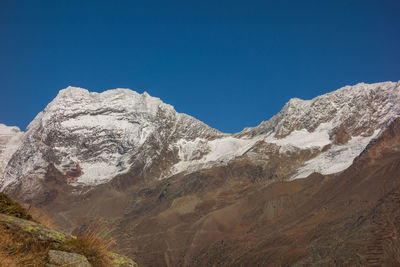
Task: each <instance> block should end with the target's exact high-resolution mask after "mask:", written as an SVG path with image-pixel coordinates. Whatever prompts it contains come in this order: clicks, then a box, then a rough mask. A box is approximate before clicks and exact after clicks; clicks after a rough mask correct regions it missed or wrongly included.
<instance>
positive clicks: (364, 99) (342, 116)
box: [235, 82, 400, 138]
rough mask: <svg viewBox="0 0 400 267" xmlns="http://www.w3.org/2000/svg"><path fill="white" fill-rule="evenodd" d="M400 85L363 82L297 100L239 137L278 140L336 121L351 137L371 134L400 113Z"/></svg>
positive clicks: (290, 102) (246, 129) (396, 83)
mask: <svg viewBox="0 0 400 267" xmlns="http://www.w3.org/2000/svg"><path fill="white" fill-rule="evenodd" d="M399 84H400V83H399V82H382V83H374V84H366V83H359V84H356V85H354V86H345V87H342V88H340V89H338V90H336V91H333V92H330V93H327V94H324V95H321V96H318V97H315V98H313V99H311V100H302V99H299V98H293V99H291V100H289V102H288V103H287V104H286V105H285V106H284V107H283V108H282V110H281V111H280V112H279V113H278V114H277V115H275V116H273V117H272V118H271V119H270V120H268V121H263V122H262V123H261V124H260V125H258V126H256V127H250V128H245V129H244V130H243V131H241V132H239V133H237V134H236V135H235V136H238V137H253V136H256V135H259V134H266V133H270V132H273V133H274V136H275V137H277V138H280V137H284V136H287V135H289V134H290V133H291V132H292V131H295V130H301V129H306V130H308V131H309V132H312V131H314V130H315V129H316V128H317V127H318V126H319V125H320V124H321V123H326V122H332V126H333V128H336V127H339V126H344V127H348V128H350V129H349V130H350V132H351V134H356V135H358V134H361V133H362V134H364V135H371V134H372V133H373V130H372V131H371V129H370V127H369V126H368V125H376V126H378V127H379V126H381V124H382V123H384V122H385V121H387V120H388V119H389V118H390V117H393V116H396V115H397V114H399V110H400V103H399Z"/></svg>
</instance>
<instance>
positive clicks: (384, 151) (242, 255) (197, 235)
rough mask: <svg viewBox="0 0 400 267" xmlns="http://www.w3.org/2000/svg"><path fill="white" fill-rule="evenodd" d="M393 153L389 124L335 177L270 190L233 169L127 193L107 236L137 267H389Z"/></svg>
mask: <svg viewBox="0 0 400 267" xmlns="http://www.w3.org/2000/svg"><path fill="white" fill-rule="evenodd" d="M399 151H400V121H399V120H398V119H397V120H395V121H394V122H393V123H391V124H390V126H389V127H388V128H387V129H386V130H385V131H384V132H383V134H382V135H381V136H380V137H379V138H378V139H376V140H375V141H374V142H373V143H371V144H370V145H369V146H368V148H367V149H366V150H365V151H364V152H363V153H362V155H361V156H360V157H358V158H357V159H356V160H355V161H354V163H353V165H352V166H351V167H350V168H348V169H347V170H346V171H344V172H343V173H341V174H340V175H337V176H322V175H319V174H313V175H311V176H309V177H308V178H306V179H297V180H294V181H289V182H275V183H268V182H267V181H266V180H265V178H264V180H262V179H261V180H260V179H259V180H257V179H254V178H256V177H257V175H258V174H257V168H254V166H251V165H241V164H242V163H239V162H236V163H231V165H230V166H228V167H224V166H221V167H215V168H213V169H208V170H201V171H198V172H195V173H192V174H188V175H186V176H184V177H176V178H172V179H170V180H169V181H168V182H166V181H164V183H163V184H159V185H158V186H157V187H152V188H142V189H141V190H135V191H132V192H131V193H132V195H131V196H132V201H131V205H130V209H129V210H126V213H125V215H124V216H122V217H121V218H120V219H119V220H115V218H114V219H113V222H112V225H113V226H114V227H115V231H114V235H115V236H117V238H118V240H120V243H119V244H120V246H121V247H129V248H130V251H131V252H130V253H131V255H137V257H138V261H139V263H140V264H142V265H145V266H160V265H167V266H208V265H218V266H257V265H262V266H279V265H287V264H288V265H294V266H304V265H310V264H311V265H321V266H326V265H338V266H373V265H374V264H375V265H376V266H382V265H384V264H386V266H397V265H398V264H400V257H399V256H400V253H399V251H400V243H399V242H398V230H399V225H400V212H399V210H398V204H399V195H400V164H399V162H400V161H399V159H400V154H399ZM260 178H262V176H261V177H260Z"/></svg>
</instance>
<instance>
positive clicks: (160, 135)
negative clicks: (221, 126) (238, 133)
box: [0, 87, 223, 188]
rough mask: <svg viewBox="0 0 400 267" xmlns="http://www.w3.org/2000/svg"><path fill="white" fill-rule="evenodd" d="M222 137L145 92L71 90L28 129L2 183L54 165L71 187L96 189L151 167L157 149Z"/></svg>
mask: <svg viewBox="0 0 400 267" xmlns="http://www.w3.org/2000/svg"><path fill="white" fill-rule="evenodd" d="M218 136H223V134H222V133H220V132H219V131H218V130H216V129H213V128H211V127H209V126H207V125H206V124H204V123H203V122H201V121H199V120H196V119H195V118H193V117H191V116H189V115H186V114H183V113H177V112H176V111H175V109H174V108H173V107H172V106H171V105H168V104H165V103H163V102H162V101H161V100H160V99H159V98H156V97H152V96H150V95H149V94H148V93H146V92H145V93H143V94H139V93H137V92H135V91H132V90H129V89H113V90H108V91H104V92H102V93H95V92H89V91H88V90H86V89H83V88H79V87H68V88H66V89H63V90H61V91H60V92H59V93H58V95H57V96H56V97H55V99H54V100H53V101H52V102H51V103H49V104H48V105H47V107H46V108H45V109H44V110H43V111H42V112H40V113H39V114H38V115H37V116H36V118H35V119H34V120H33V121H32V122H31V123H30V124H29V126H28V127H27V131H26V133H25V135H24V136H23V138H22V140H21V142H22V145H21V146H20V147H19V149H18V150H17V151H16V153H15V154H14V155H13V157H12V158H11V160H10V162H9V163H8V165H7V167H6V168H5V170H4V178H5V179H4V181H3V182H0V183H1V186H2V187H3V188H4V187H6V186H8V185H12V184H13V183H15V182H18V181H19V180H20V178H21V177H43V175H44V173H45V172H46V171H45V170H46V169H47V167H48V166H49V164H52V165H54V166H55V167H56V168H57V169H58V171H60V172H61V173H63V174H64V175H67V176H68V175H69V176H71V173H73V174H74V175H73V176H74V177H70V181H69V183H72V184H77V185H78V184H83V185H96V184H100V183H105V182H107V181H109V180H110V179H112V178H114V177H115V176H117V175H118V174H122V173H124V172H127V171H129V169H130V167H131V166H132V164H135V163H137V162H144V164H145V165H146V167H148V166H150V165H151V162H152V161H153V160H154V159H155V158H156V157H157V156H158V154H159V153H160V151H156V150H155V148H156V149H158V150H162V149H163V147H166V146H167V144H170V143H174V142H177V141H178V140H180V139H184V140H192V139H196V138H198V137H201V138H205V139H213V138H217V137H218ZM151 146H154V147H155V148H153V149H151ZM75 176H76V177H75ZM36 179H37V178H36Z"/></svg>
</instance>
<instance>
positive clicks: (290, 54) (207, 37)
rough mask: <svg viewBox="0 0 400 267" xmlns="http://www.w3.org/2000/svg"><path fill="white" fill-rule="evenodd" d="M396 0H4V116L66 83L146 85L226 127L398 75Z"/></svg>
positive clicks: (10, 117) (40, 104)
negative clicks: (290, 102) (294, 102)
mask: <svg viewBox="0 0 400 267" xmlns="http://www.w3.org/2000/svg"><path fill="white" fill-rule="evenodd" d="M399 14H400V1H398V0H392V1H385V0H379V1H377V0H373V1H369V0H360V1H351V0H334V1H333V0H329V1H327V0H315V1H307V0H303V1H284V0H283V1H277V0H274V1H267V0H264V1H251V0H246V1H245V0H243V1H234V0H228V1H218V0H212V1H208V0H202V1H191V0H186V1H173V0H169V1H151V0H146V1H133V0H132V1H122V0H116V1H111V0H109V1H101V0H96V1H85V0H56V1H55V0H51V1H41V0H36V1H32V0H28V1H22V0H19V1H15V0H1V2H0V123H5V124H7V125H17V126H19V127H20V128H22V129H24V128H25V127H26V126H27V124H28V123H29V122H30V121H31V120H32V119H33V118H34V117H35V116H36V114H37V113H38V112H40V111H41V110H42V109H43V108H44V107H45V106H46V105H47V104H48V103H49V102H50V101H51V100H52V99H53V98H54V97H55V96H56V95H57V92H58V90H60V89H62V88H65V87H67V86H69V85H71V86H79V87H83V88H87V89H89V90H90V91H98V92H100V91H104V90H106V89H111V88H117V87H122V88H131V89H134V90H136V91H139V92H143V91H147V92H148V93H149V94H150V95H152V96H157V97H160V98H161V99H162V100H163V101H164V102H166V103H168V104H171V105H173V106H175V109H176V110H177V111H178V112H184V113H187V114H190V115H192V116H194V117H196V118H198V119H200V120H202V121H204V122H205V123H207V124H209V125H210V126H212V127H215V128H217V129H219V130H221V131H225V132H237V131H240V130H241V129H242V128H244V127H246V126H255V125H258V124H259V123H260V122H261V121H263V120H266V119H269V118H270V117H271V116H272V115H274V114H275V113H277V112H278V111H279V110H280V109H281V107H282V106H283V105H284V104H285V103H286V102H287V101H288V100H289V99H290V98H291V97H299V98H302V99H310V98H313V97H315V96H317V95H320V94H322V93H326V92H329V91H332V90H335V89H337V88H339V87H342V86H345V85H352V84H356V83H358V82H380V81H388V80H392V81H398V80H400V16H399Z"/></svg>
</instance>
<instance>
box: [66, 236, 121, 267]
mask: <svg viewBox="0 0 400 267" xmlns="http://www.w3.org/2000/svg"><path fill="white" fill-rule="evenodd" d="M114 243H115V242H114V240H113V239H106V240H105V241H104V240H103V239H101V238H99V236H98V235H97V234H95V233H94V232H90V233H88V234H82V235H79V236H77V237H76V239H70V240H68V241H66V242H65V243H63V244H62V245H61V246H62V248H63V250H64V251H69V252H74V253H78V254H81V255H85V256H86V258H87V259H88V261H89V262H90V263H91V264H92V265H93V266H94V267H103V266H104V267H106V266H112V262H111V259H110V256H109V248H110V247H111V246H112V245H113V244H114Z"/></svg>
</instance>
